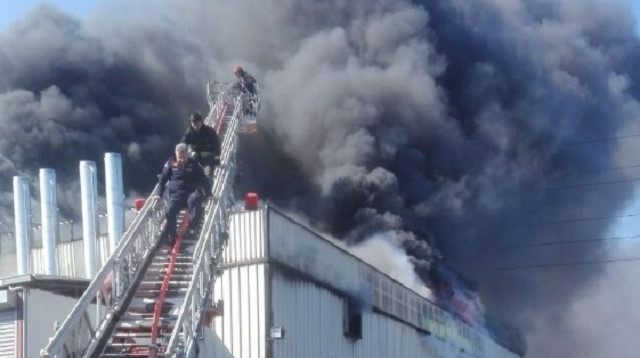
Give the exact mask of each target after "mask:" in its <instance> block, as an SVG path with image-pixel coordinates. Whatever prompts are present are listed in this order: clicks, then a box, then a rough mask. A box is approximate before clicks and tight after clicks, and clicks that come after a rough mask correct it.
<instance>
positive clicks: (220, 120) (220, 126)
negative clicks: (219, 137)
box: [215, 102, 227, 134]
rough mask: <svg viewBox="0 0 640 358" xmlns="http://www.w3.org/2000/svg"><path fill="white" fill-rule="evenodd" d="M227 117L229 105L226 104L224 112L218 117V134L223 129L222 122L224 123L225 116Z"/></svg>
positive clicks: (216, 127) (223, 107)
mask: <svg viewBox="0 0 640 358" xmlns="http://www.w3.org/2000/svg"><path fill="white" fill-rule="evenodd" d="M225 115H227V103H226V102H225V103H224V105H223V106H222V110H221V111H220V114H219V115H218V120H217V123H216V126H215V129H216V133H218V134H220V128H222V122H223V121H224V116H225Z"/></svg>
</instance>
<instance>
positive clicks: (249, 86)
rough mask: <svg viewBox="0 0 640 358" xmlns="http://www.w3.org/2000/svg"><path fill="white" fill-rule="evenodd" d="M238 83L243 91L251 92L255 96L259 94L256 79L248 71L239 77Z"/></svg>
mask: <svg viewBox="0 0 640 358" xmlns="http://www.w3.org/2000/svg"><path fill="white" fill-rule="evenodd" d="M238 85H239V86H240V89H241V90H242V91H243V92H246V93H250V94H252V95H254V96H255V95H256V94H258V88H257V86H256V79H255V78H254V77H253V76H251V75H250V74H248V73H246V72H245V73H244V74H243V75H242V76H241V77H239V78H238Z"/></svg>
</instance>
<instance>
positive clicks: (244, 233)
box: [222, 210, 267, 264]
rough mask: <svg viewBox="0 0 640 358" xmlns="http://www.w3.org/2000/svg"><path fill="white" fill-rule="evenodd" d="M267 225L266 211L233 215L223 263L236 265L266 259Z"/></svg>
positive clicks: (223, 254)
mask: <svg viewBox="0 0 640 358" xmlns="http://www.w3.org/2000/svg"><path fill="white" fill-rule="evenodd" d="M265 223H266V220H265V211H264V210H257V211H244V212H241V213H236V214H234V215H231V217H230V223H229V231H230V235H229V242H228V243H227V247H226V248H225V249H224V251H223V253H222V263H223V264H235V263H242V262H248V261H259V260H263V259H265V258H266V257H267V246H266V241H265Z"/></svg>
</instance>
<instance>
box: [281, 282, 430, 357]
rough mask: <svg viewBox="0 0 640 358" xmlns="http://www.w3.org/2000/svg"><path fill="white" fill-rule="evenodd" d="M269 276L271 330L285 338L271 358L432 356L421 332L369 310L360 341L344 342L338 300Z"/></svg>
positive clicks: (324, 292) (303, 284) (330, 294)
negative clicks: (281, 332) (283, 332)
mask: <svg viewBox="0 0 640 358" xmlns="http://www.w3.org/2000/svg"><path fill="white" fill-rule="evenodd" d="M273 271H274V274H273V287H272V290H273V310H274V326H283V327H284V328H285V329H286V336H285V339H283V340H277V341H274V358H294V357H296V358H297V357H335V358H338V357H353V358H369V357H371V358H376V357H380V358H388V357H403V358H404V357H407V358H409V357H420V358H429V357H432V355H431V354H430V353H429V351H428V350H427V349H425V347H426V346H425V344H426V343H425V341H424V338H423V337H424V335H423V334H422V333H420V332H419V331H417V330H416V329H415V328H413V327H411V326H409V325H406V324H403V323H402V322H400V321H398V320H395V319H392V318H390V317H387V316H385V315H382V314H379V313H376V312H373V311H365V312H363V318H362V325H363V330H362V334H363V336H362V339H360V340H352V339H350V338H347V337H345V336H344V334H343V327H342V315H343V300H344V298H343V297H341V296H339V295H337V294H335V293H334V292H332V291H329V290H327V289H325V288H322V287H320V286H318V285H316V284H314V283H312V282H309V281H304V280H300V279H294V278H291V277H289V276H288V275H283V274H282V273H280V272H277V271H276V270H273Z"/></svg>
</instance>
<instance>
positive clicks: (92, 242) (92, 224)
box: [80, 160, 98, 279]
mask: <svg viewBox="0 0 640 358" xmlns="http://www.w3.org/2000/svg"><path fill="white" fill-rule="evenodd" d="M80 188H81V194H82V236H83V237H84V267H85V275H86V277H87V278H88V279H92V278H93V277H94V276H95V275H96V270H97V265H96V241H97V236H96V232H97V227H98V216H97V201H98V175H97V172H96V163H95V162H93V161H89V160H83V161H81V162H80Z"/></svg>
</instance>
